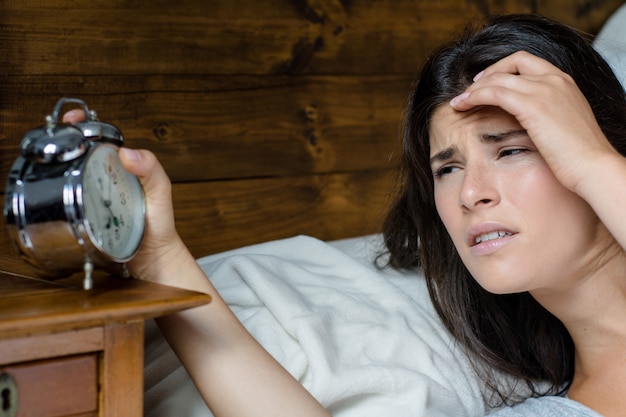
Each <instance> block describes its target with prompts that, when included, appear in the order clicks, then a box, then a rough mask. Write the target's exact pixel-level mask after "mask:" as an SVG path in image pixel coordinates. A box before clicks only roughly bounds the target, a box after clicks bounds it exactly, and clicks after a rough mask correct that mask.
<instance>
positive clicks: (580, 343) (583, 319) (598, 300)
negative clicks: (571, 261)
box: [532, 245, 626, 375]
mask: <svg viewBox="0 0 626 417" xmlns="http://www.w3.org/2000/svg"><path fill="white" fill-rule="evenodd" d="M532 295H533V297H535V299H536V300H537V301H538V302H539V303H540V304H542V305H543V306H544V308H546V309H547V310H548V311H550V312H551V313H552V314H554V315H555V316H556V317H557V318H558V319H559V320H561V322H562V323H563V324H564V325H565V327H566V328H567V330H568V332H569V333H570V335H571V336H572V339H573V341H574V345H575V347H576V372H575V373H576V374H577V375H578V374H580V373H593V372H596V370H600V369H602V368H603V366H601V364H602V363H605V364H606V363H613V364H614V363H615V362H613V358H615V357H616V356H620V357H622V358H623V356H624V355H625V353H626V257H625V255H624V252H623V251H622V250H621V248H620V247H619V246H617V245H616V247H614V248H612V250H610V251H607V252H605V255H604V256H603V259H602V260H601V261H599V262H597V263H596V264H595V265H594V268H593V270H592V271H589V272H587V273H586V274H585V275H584V276H582V277H578V278H577V279H576V284H575V285H574V286H571V287H570V288H568V289H566V290H563V289H559V290H541V291H533V292H532ZM620 362H623V359H621V360H620Z"/></svg>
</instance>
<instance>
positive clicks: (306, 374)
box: [146, 236, 487, 417]
mask: <svg viewBox="0 0 626 417" xmlns="http://www.w3.org/2000/svg"><path fill="white" fill-rule="evenodd" d="M380 245H381V240H380V238H379V237H378V236H371V237H365V238H357V239H350V240H345V241H339V242H334V243H330V244H329V243H325V242H322V241H319V240H316V239H314V238H311V237H305V236H300V237H295V238H291V239H285V240H280V241H275V242H268V243H264V244H260V245H255V246H251V247H246V248H242V249H238V250H234V251H230V252H225V253H222V254H218V255H213V256H209V257H205V258H202V259H200V260H199V264H200V265H201V266H202V268H203V270H204V271H205V272H206V273H207V275H208V276H209V277H211V281H212V282H213V283H214V284H215V285H216V287H217V288H218V289H219V291H220V293H221V294H222V295H223V297H224V298H225V299H226V301H227V302H228V303H229V304H230V305H231V307H232V309H233V310H234V312H235V313H236V314H237V316H238V317H239V318H240V320H241V321H242V322H243V323H244V325H245V326H246V327H247V328H248V329H249V330H250V332H251V333H252V334H253V335H254V336H255V337H256V338H257V339H258V340H259V341H260V342H261V344H262V345H263V346H264V347H265V348H266V349H267V350H268V351H269V352H270V353H271V354H272V355H273V356H274V357H275V358H276V359H277V360H278V361H279V362H280V363H281V364H282V365H283V366H284V367H285V368H286V369H287V370H288V371H289V372H290V373H291V374H292V375H294V376H295V377H296V378H297V379H298V380H299V381H301V383H302V384H303V385H304V386H305V387H306V388H307V389H308V390H309V391H310V392H311V393H312V394H313V395H314V396H315V397H316V398H317V399H318V400H319V401H320V402H322V404H324V405H325V406H326V407H327V408H328V410H329V411H330V412H331V413H332V414H333V415H334V416H336V417H352V416H354V417H357V416H358V417H368V416H372V417H374V416H376V417H379V416H394V417H402V416H429V417H436V416H455V417H461V416H483V415H484V414H485V411H486V410H487V409H486V406H485V405H484V401H483V397H482V395H481V386H482V384H481V383H480V381H479V380H478V379H477V378H476V376H475V374H474V372H473V371H472V370H471V369H470V368H469V366H468V363H467V360H466V357H465V356H464V355H463V354H462V353H460V351H459V349H458V348H457V347H455V345H454V343H453V342H452V341H451V339H450V336H449V335H448V333H447V332H446V331H445V330H444V329H443V328H442V325H441V323H440V322H439V320H438V319H437V318H436V315H435V313H434V311H433V308H432V305H431V303H430V301H429V299H428V296H427V291H426V288H425V285H424V282H423V279H422V278H421V276H418V275H410V274H400V273H398V272H396V271H391V270H385V271H379V270H377V269H376V268H375V267H374V266H373V259H374V257H375V256H376V254H377V253H378V251H379V250H380ZM146 336H147V345H146V416H150V417H174V416H176V417H201V416H202V417H205V416H211V413H210V411H209V410H208V408H207V407H206V405H204V403H203V401H202V399H201V398H200V396H199V394H198V393H197V391H196V390H195V388H194V386H193V385H192V383H191V381H190V379H189V377H188V376H187V374H186V372H185V370H184V368H183V367H182V366H181V365H180V363H179V362H178V361H177V359H176V357H175V355H174V354H173V353H172V351H171V350H170V349H169V347H168V346H167V344H166V342H165V341H164V339H163V338H162V337H161V336H160V334H159V333H158V330H157V329H156V327H155V326H154V324H153V323H149V326H148V328H147V333H146Z"/></svg>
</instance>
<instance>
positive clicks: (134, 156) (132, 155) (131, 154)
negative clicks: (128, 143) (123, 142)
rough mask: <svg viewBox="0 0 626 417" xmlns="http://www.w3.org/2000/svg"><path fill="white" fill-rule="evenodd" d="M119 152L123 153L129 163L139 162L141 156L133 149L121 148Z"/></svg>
mask: <svg viewBox="0 0 626 417" xmlns="http://www.w3.org/2000/svg"><path fill="white" fill-rule="evenodd" d="M120 151H121V152H124V154H125V156H126V158H128V159H130V160H131V161H134V162H138V161H141V154H140V153H139V152H137V151H136V150H134V149H129V148H121V149H120Z"/></svg>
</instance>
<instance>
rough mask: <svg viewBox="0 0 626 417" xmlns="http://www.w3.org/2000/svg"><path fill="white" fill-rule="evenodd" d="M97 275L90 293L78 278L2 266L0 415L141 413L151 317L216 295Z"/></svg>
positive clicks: (121, 416)
mask: <svg viewBox="0 0 626 417" xmlns="http://www.w3.org/2000/svg"><path fill="white" fill-rule="evenodd" d="M11 270H13V269H11ZM94 278H95V279H94V289H93V290H89V291H85V290H82V289H81V285H82V284H81V277H78V276H76V277H73V278H71V279H67V280H63V281H44V280H40V279H36V278H33V277H30V276H25V275H23V274H20V275H18V274H14V273H8V272H3V271H0V295H1V297H0V416H13V415H15V416H37V417H52V416H55V417H60V416H72V417H87V416H107V417H132V416H137V417H139V416H142V415H143V346H144V320H145V319H147V318H152V317H158V316H162V315H166V314H169V313H172V312H175V311H179V310H183V309H186V308H190V307H194V306H198V305H202V304H205V303H207V302H209V300H210V297H209V296H208V295H206V294H201V293H195V292H191V291H186V290H181V289H177V288H172V287H166V286H162V285H157V284H152V283H148V282H142V281H138V280H132V279H129V280H124V279H117V278H113V277H110V276H100V275H96V276H95V277H94ZM11 407H13V408H15V410H16V412H15V414H12V413H13V408H11Z"/></svg>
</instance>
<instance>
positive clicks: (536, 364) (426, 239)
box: [385, 16, 626, 416]
mask: <svg viewBox="0 0 626 417" xmlns="http://www.w3.org/2000/svg"><path fill="white" fill-rule="evenodd" d="M624 154H626V103H625V100H624V91H623V90H622V88H621V86H620V84H619V83H618V81H617V80H616V78H615V76H614V74H613V73H612V72H611V70H610V69H609V67H608V65H607V64H606V63H605V62H604V61H603V60H602V59H601V58H600V57H599V55H598V54H597V53H596V52H594V50H593V49H592V48H591V46H590V45H589V43H588V42H587V41H585V40H584V39H582V38H581V37H580V36H578V35H577V34H576V33H575V32H573V31H572V30H570V29H568V28H565V27H563V26H561V25H559V24H557V23H554V22H551V21H548V20H545V19H542V18H536V17H529V16H508V17H502V18H496V19H494V20H493V21H492V22H490V23H488V24H487V25H486V26H485V27H484V28H483V29H480V30H478V31H476V32H471V33H469V34H467V35H466V36H465V37H463V38H462V39H461V40H459V41H457V42H455V43H453V44H451V45H449V46H446V47H444V48H443V49H441V50H440V51H439V52H438V53H436V54H435V55H434V57H433V58H432V59H431V60H430V61H429V62H428V63H427V65H426V67H425V68H424V70H423V72H422V75H421V77H420V79H419V82H418V83H417V85H416V88H415V90H414V92H413V95H412V97H411V100H410V103H409V108H408V112H407V123H406V129H405V133H404V147H403V155H402V168H403V180H404V181H403V185H402V189H401V191H400V194H399V197H398V199H397V201H396V203H395V205H394V207H393V208H392V210H391V212H390V213H389V216H388V219H387V224H386V226H385V240H386V243H387V246H388V248H389V251H390V253H391V261H390V262H391V264H392V265H394V266H395V267H399V268H413V267H417V266H421V267H423V268H424V271H425V276H426V277H427V280H428V285H429V291H430V294H431V298H432V300H433V302H434V305H435V307H436V309H437V311H438V313H439V315H440V316H441V318H442V320H443V321H444V323H445V324H446V326H447V327H448V329H449V330H450V331H451V332H452V333H453V335H454V336H455V337H456V338H457V339H458V340H459V341H460V342H461V344H462V345H464V346H465V347H466V348H467V349H468V350H469V351H470V352H471V353H473V354H474V357H475V358H476V360H475V366H476V367H477V369H479V370H480V371H481V372H482V373H483V375H484V377H485V380H486V381H495V378H494V377H493V375H490V372H489V371H488V369H499V370H502V371H505V372H507V373H509V374H512V375H515V376H517V377H520V378H522V379H523V380H525V381H526V382H527V383H528V385H529V386H530V387H531V389H533V391H534V393H535V394H537V395H539V394H546V393H553V394H564V393H567V396H568V397H569V398H570V399H571V400H570V399H567V398H560V397H556V398H555V397H547V399H544V400H542V401H539V402H536V401H528V402H527V403H526V404H524V405H522V406H521V407H520V408H516V409H514V410H519V411H517V412H519V413H520V414H519V415H535V414H532V412H531V409H534V408H536V407H539V408H537V410H538V411H535V412H536V413H537V414H536V415H547V413H546V411H545V410H544V411H541V410H543V409H544V408H545V409H550V410H552V412H554V413H555V415H570V414H567V413H568V412H572V413H574V412H576V413H580V414H572V415H589V416H595V415H597V414H595V413H594V412H592V411H591V410H589V409H588V408H586V407H584V406H580V405H579V403H582V404H585V405H586V406H587V407H590V408H591V409H594V410H597V411H598V412H600V413H602V414H604V415H605V416H617V415H623V412H624V411H623V410H625V409H626V402H625V401H624V398H625V396H624V392H625V391H626V361H624V356H625V355H626V320H624V317H626V275H625V272H626V259H625V258H624V248H625V247H626V227H625V226H624V224H623V220H622V218H623V215H622V207H626V191H623V190H624V187H623V178H626V161H625V160H624V158H623V157H622V155H624ZM485 364H487V365H488V367H487V366H485ZM541 381H547V382H548V383H549V384H550V388H549V389H548V390H541V389H539V388H536V387H535V384H536V383H539V382H541ZM492 388H494V389H495V390H496V392H497V393H498V394H499V395H500V396H501V398H503V399H506V396H507V392H499V391H498V390H497V387H496V386H493V387H492ZM572 400H576V401H578V402H579V403H576V402H574V401H572ZM555 407H562V408H559V411H556V408H555ZM514 410H506V412H503V414H502V415H518V414H508V413H509V412H511V413H514ZM572 410H574V411H572ZM526 413H528V414H526Z"/></svg>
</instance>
